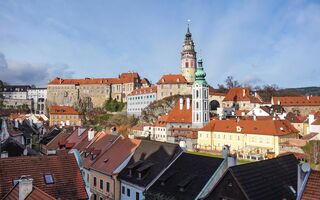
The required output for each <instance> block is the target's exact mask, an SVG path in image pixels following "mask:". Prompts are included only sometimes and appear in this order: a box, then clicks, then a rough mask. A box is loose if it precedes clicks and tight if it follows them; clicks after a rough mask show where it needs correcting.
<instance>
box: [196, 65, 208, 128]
mask: <svg viewBox="0 0 320 200" xmlns="http://www.w3.org/2000/svg"><path fill="white" fill-rule="evenodd" d="M196 69H197V70H196V73H195V81H194V83H193V85H192V127H194V128H202V127H203V126H205V125H206V124H207V123H208V122H209V120H210V116H209V101H208V96H209V85H208V84H207V82H206V79H205V77H206V73H205V72H204V71H203V66H202V59H199V61H198V67H197V68H196Z"/></svg>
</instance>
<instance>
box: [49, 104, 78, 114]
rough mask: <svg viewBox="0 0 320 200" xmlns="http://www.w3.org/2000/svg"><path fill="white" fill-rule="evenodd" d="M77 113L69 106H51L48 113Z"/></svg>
mask: <svg viewBox="0 0 320 200" xmlns="http://www.w3.org/2000/svg"><path fill="white" fill-rule="evenodd" d="M52 114H54V115H79V112H78V111H76V110H75V109H74V108H73V107H71V106H51V107H50V115H52Z"/></svg>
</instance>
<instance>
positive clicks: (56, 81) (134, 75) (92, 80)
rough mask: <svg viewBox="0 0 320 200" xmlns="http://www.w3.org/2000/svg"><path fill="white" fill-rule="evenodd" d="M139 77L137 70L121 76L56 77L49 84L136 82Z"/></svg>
mask: <svg viewBox="0 0 320 200" xmlns="http://www.w3.org/2000/svg"><path fill="white" fill-rule="evenodd" d="M139 78H140V77H139V74H138V73H136V72H129V73H122V74H120V75H119V78H83V79H62V78H59V77H56V78H55V79H53V80H51V81H50V82H49V85H61V84H62V85H68V84H71V85H83V84H121V83H130V82H134V81H135V80H136V79H139Z"/></svg>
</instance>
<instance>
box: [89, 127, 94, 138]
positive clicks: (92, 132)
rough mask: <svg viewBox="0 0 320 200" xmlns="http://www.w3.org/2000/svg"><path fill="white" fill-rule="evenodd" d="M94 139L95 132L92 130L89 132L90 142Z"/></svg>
mask: <svg viewBox="0 0 320 200" xmlns="http://www.w3.org/2000/svg"><path fill="white" fill-rule="evenodd" d="M93 138H94V130H93V129H92V128H91V129H90V130H89V131H88V140H89V141H91V140H92V139H93Z"/></svg>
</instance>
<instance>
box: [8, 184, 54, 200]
mask: <svg viewBox="0 0 320 200" xmlns="http://www.w3.org/2000/svg"><path fill="white" fill-rule="evenodd" d="M17 199H19V183H18V184H16V185H15V186H14V187H13V188H12V189H11V190H10V192H9V193H7V195H6V196H5V197H4V198H3V200H17ZM39 199H41V200H55V199H56V198H54V197H53V196H51V195H49V194H47V193H45V192H44V191H42V190H41V189H39V188H38V187H35V186H33V188H32V191H31V193H30V194H29V195H28V196H27V197H26V198H25V200H39Z"/></svg>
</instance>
